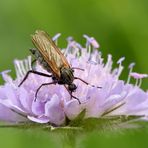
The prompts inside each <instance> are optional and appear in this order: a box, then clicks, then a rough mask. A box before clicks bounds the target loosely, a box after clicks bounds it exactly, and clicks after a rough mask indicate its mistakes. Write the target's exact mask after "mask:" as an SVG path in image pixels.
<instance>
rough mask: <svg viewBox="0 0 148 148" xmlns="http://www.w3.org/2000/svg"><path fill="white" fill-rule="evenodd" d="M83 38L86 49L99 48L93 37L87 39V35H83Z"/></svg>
mask: <svg viewBox="0 0 148 148" xmlns="http://www.w3.org/2000/svg"><path fill="white" fill-rule="evenodd" d="M83 37H84V38H86V40H87V42H86V47H88V48H91V47H90V45H92V47H93V48H95V49H96V48H99V47H100V45H99V44H98V42H97V41H96V40H95V39H94V37H89V36H88V35H85V34H84V35H83Z"/></svg>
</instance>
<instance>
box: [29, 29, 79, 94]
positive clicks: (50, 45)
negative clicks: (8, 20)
mask: <svg viewBox="0 0 148 148" xmlns="http://www.w3.org/2000/svg"><path fill="white" fill-rule="evenodd" d="M32 42H33V44H34V45H35V46H36V48H37V49H30V51H31V52H32V54H33V55H34V56H35V59H36V60H38V61H39V63H40V64H41V65H42V66H43V67H44V68H45V69H46V70H47V71H48V72H51V73H52V75H53V76H52V77H53V80H54V81H57V83H58V84H67V85H68V89H69V90H70V91H74V90H76V88H77V87H76V85H75V84H74V83H73V80H74V75H73V72H74V70H73V69H72V68H71V67H70V65H69V63H68V61H67V59H66V58H65V56H64V55H63V54H62V52H61V51H60V50H59V49H58V47H57V46H56V45H55V43H54V42H53V41H52V40H51V38H50V37H49V35H48V34H47V33H45V32H44V31H36V34H35V35H33V36H32Z"/></svg>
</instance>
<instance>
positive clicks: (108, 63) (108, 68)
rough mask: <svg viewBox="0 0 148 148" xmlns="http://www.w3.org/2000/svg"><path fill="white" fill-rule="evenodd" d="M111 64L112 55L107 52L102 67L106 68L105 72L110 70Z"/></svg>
mask: <svg viewBox="0 0 148 148" xmlns="http://www.w3.org/2000/svg"><path fill="white" fill-rule="evenodd" d="M112 64H113V61H112V55H111V54H109V55H108V58H107V63H106V64H105V67H104V69H105V70H106V72H110V71H111V69H112Z"/></svg>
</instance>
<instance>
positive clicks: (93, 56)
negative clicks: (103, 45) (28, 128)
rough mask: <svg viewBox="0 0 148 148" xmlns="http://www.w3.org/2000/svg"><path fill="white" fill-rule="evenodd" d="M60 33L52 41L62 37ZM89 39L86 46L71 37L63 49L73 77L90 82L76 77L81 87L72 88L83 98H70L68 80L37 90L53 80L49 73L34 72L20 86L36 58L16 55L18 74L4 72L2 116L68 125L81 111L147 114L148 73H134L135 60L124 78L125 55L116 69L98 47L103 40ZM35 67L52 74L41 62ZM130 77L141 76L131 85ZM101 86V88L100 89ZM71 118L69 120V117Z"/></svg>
mask: <svg viewBox="0 0 148 148" xmlns="http://www.w3.org/2000/svg"><path fill="white" fill-rule="evenodd" d="M59 36H60V34H58V35H57V36H55V37H54V38H53V40H56V41H57V39H58V37H59ZM84 37H85V38H86V47H82V46H81V45H80V44H79V43H77V42H76V41H74V40H73V38H72V37H70V38H68V39H67V41H68V45H67V48H65V49H62V52H63V54H64V55H65V56H66V58H67V60H68V61H69V63H70V65H71V67H77V68H81V69H84V71H83V70H80V69H75V71H74V76H75V77H78V78H81V79H83V80H84V81H86V82H87V83H88V84H89V85H87V84H85V83H83V82H82V81H79V80H78V79H76V80H74V83H75V84H76V86H77V89H76V91H75V92H74V93H73V95H74V96H75V97H77V98H78V99H79V101H80V102H81V103H79V101H78V100H77V99H74V98H71V96H70V95H69V93H68V91H67V90H66V89H65V87H64V86H63V85H59V84H56V85H48V86H44V87H42V88H41V89H40V91H39V92H38V93H37V99H36V101H35V94H36V91H37V89H38V88H39V87H40V86H41V85H42V84H44V83H48V82H52V81H53V80H52V78H47V77H43V76H39V75H35V74H30V75H29V76H28V78H27V80H26V81H25V82H24V83H23V84H22V85H21V87H18V85H19V84H20V82H21V81H22V79H23V78H24V77H25V75H26V73H27V71H29V70H32V66H31V57H30V56H28V58H27V59H25V60H15V61H14V65H15V70H16V79H15V80H13V79H12V78H11V77H10V75H9V72H10V71H9V70H7V71H3V72H1V75H2V77H3V79H4V81H5V84H4V85H1V86H0V111H1V112H0V120H2V121H7V122H16V123H19V122H21V123H22V122H24V123H27V122H37V123H42V124H43V123H49V124H51V125H54V126H67V125H69V123H70V121H73V120H75V119H76V118H77V117H79V116H80V114H81V113H82V112H84V114H83V119H89V118H95V119H101V118H103V117H104V118H110V117H115V116H120V117H121V116H126V117H127V116H137V117H139V116H140V119H147V115H148V92H145V91H143V90H142V89H141V88H140V85H141V80H142V79H143V78H145V77H148V75H147V74H138V73H134V72H132V70H133V66H134V64H133V63H132V64H130V66H129V69H130V71H129V76H128V80H127V82H125V81H123V80H120V79H119V76H120V74H121V72H122V70H123V68H124V67H123V65H122V62H123V61H124V59H125V58H124V57H122V58H121V59H119V60H118V62H117V64H118V66H117V68H115V69H113V68H112V64H113V60H112V55H110V54H109V55H108V58H107V62H106V63H104V62H103V58H102V54H101V52H100V51H99V50H98V49H97V48H99V44H98V43H97V41H96V40H95V39H94V38H93V37H88V36H87V35H84ZM34 68H35V70H36V71H39V72H43V73H47V74H48V72H47V71H46V69H44V68H43V67H42V66H41V65H40V64H39V63H36V65H35V67H34ZM131 77H134V78H135V79H136V84H135V85H133V84H130V79H131ZM99 87H101V88H99ZM67 120H68V122H67Z"/></svg>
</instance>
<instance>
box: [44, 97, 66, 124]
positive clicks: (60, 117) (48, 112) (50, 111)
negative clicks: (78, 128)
mask: <svg viewBox="0 0 148 148" xmlns="http://www.w3.org/2000/svg"><path fill="white" fill-rule="evenodd" d="M45 116H47V117H49V119H50V122H51V123H54V124H56V125H60V124H62V123H64V121H65V114H64V111H63V109H62V107H61V104H60V99H59V97H58V96H57V95H53V97H52V98H51V100H50V101H48V102H47V103H46V104H45Z"/></svg>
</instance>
